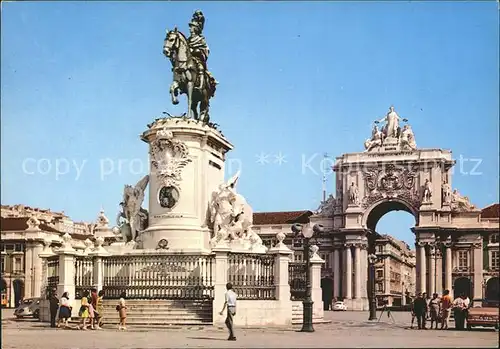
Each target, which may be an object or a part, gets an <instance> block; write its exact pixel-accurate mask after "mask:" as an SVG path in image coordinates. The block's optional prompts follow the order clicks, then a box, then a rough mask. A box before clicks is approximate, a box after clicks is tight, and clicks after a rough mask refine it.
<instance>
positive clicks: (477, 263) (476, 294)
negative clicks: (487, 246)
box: [471, 241, 483, 300]
mask: <svg viewBox="0 0 500 349" xmlns="http://www.w3.org/2000/svg"><path fill="white" fill-rule="evenodd" d="M482 247H483V244H482V241H479V242H477V243H475V244H474V245H473V246H472V248H473V259H472V261H473V263H474V264H473V265H472V267H473V272H474V280H473V282H474V284H473V295H472V297H471V298H474V299H481V298H483V248H482ZM471 300H472V299H471Z"/></svg>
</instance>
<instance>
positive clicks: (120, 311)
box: [116, 292, 127, 330]
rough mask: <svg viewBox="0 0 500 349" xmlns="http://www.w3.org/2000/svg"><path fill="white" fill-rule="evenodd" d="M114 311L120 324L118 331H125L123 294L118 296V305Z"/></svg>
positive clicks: (125, 307) (125, 313) (125, 316)
mask: <svg viewBox="0 0 500 349" xmlns="http://www.w3.org/2000/svg"><path fill="white" fill-rule="evenodd" d="M116 310H118V315H119V316H120V324H119V325H118V329H119V330H126V329H127V327H125V325H126V321H127V306H126V304H125V292H122V293H121V294H120V300H119V301H118V305H117V306H116Z"/></svg>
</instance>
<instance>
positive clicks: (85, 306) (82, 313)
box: [78, 291, 90, 331]
mask: <svg viewBox="0 0 500 349" xmlns="http://www.w3.org/2000/svg"><path fill="white" fill-rule="evenodd" d="M89 315H90V314H89V291H85V292H83V297H82V300H81V305H80V310H79V311H78V316H79V317H80V318H81V319H82V322H81V324H80V326H79V328H80V329H82V330H84V331H86V330H87V323H88V319H89Z"/></svg>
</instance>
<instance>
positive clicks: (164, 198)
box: [158, 186, 179, 209]
mask: <svg viewBox="0 0 500 349" xmlns="http://www.w3.org/2000/svg"><path fill="white" fill-rule="evenodd" d="M158 202H159V203H160V206H161V207H163V208H168V209H171V208H173V207H174V206H175V205H177V202H179V190H178V189H177V188H176V187H173V186H168V187H162V188H161V189H160V190H159V191H158Z"/></svg>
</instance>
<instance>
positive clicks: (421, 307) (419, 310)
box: [413, 292, 427, 330]
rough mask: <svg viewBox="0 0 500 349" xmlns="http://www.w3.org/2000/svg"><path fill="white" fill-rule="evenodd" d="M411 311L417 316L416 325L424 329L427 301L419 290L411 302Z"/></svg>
mask: <svg viewBox="0 0 500 349" xmlns="http://www.w3.org/2000/svg"><path fill="white" fill-rule="evenodd" d="M413 312H414V313H415V316H416V317H417V325H418V329H419V330H426V329H427V328H426V327H425V320H426V319H425V314H426V312H427V303H426V302H425V299H424V297H423V295H422V293H421V292H419V293H418V295H417V298H416V299H415V301H414V302H413Z"/></svg>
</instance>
